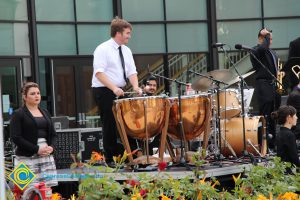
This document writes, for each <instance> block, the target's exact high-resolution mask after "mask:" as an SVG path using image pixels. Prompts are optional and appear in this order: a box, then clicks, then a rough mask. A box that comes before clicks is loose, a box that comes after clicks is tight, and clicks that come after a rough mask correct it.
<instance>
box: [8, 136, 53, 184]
mask: <svg viewBox="0 0 300 200" xmlns="http://www.w3.org/2000/svg"><path fill="white" fill-rule="evenodd" d="M38 145H39V146H44V145H47V143H46V139H45V138H39V139H38ZM20 162H23V163H25V165H27V167H28V168H29V169H30V170H31V171H32V172H33V173H34V174H35V175H36V177H35V179H34V180H33V181H32V182H31V183H30V184H29V185H28V186H27V187H31V186H34V185H35V184H37V183H40V182H44V183H45V184H46V186H47V187H52V186H57V185H58V182H57V173H56V166H55V162H54V158H53V155H48V156H38V155H34V156H32V157H26V156H16V158H15V160H14V166H15V167H17V166H18V165H19V163H20Z"/></svg>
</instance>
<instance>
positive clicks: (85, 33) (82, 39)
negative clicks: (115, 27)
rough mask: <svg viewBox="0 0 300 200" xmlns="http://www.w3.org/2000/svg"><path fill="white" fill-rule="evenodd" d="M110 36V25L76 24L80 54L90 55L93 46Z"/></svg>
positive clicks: (93, 48)
mask: <svg viewBox="0 0 300 200" xmlns="http://www.w3.org/2000/svg"><path fill="white" fill-rule="evenodd" d="M109 38H110V25H78V46H79V54H80V55H92V54H93V52H94V50H95V48H96V47H97V46H98V45H99V44H100V43H102V42H104V41H106V40H108V39H109Z"/></svg>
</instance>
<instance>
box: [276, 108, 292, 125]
mask: <svg viewBox="0 0 300 200" xmlns="http://www.w3.org/2000/svg"><path fill="white" fill-rule="evenodd" d="M296 113H297V110H296V109H295V108H294V107H293V106H280V108H279V109H278V110H277V111H275V112H272V114H271V117H272V118H273V119H275V120H277V123H278V124H279V125H283V124H284V123H285V122H286V118H287V117H288V116H294V115H295V114H296Z"/></svg>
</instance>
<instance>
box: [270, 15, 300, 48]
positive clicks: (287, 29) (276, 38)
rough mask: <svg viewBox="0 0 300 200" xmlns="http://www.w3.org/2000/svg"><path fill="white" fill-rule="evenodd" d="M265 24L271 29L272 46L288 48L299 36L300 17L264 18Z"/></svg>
mask: <svg viewBox="0 0 300 200" xmlns="http://www.w3.org/2000/svg"><path fill="white" fill-rule="evenodd" d="M265 26H266V27H268V28H270V29H272V30H273V43H272V47H273V48H288V47H289V44H290V41H292V40H294V39H296V38H297V37H299V27H300V19H281V20H265Z"/></svg>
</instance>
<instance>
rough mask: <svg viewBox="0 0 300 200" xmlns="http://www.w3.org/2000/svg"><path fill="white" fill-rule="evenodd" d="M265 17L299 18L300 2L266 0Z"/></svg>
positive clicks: (293, 0)
mask: <svg viewBox="0 0 300 200" xmlns="http://www.w3.org/2000/svg"><path fill="white" fill-rule="evenodd" d="M263 2H264V15H265V17H278V16H299V13H300V2H299V1H298V0H284V1H282V0H264V1H263Z"/></svg>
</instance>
